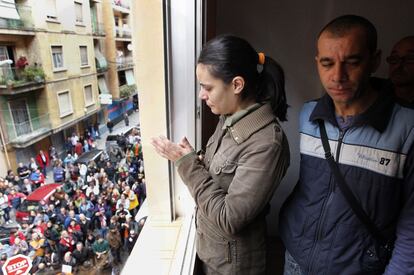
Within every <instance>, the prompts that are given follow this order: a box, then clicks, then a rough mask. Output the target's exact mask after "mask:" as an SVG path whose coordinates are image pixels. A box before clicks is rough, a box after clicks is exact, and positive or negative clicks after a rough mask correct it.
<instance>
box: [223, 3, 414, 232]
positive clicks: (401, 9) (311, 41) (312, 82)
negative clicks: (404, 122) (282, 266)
mask: <svg viewBox="0 0 414 275" xmlns="http://www.w3.org/2000/svg"><path fill="white" fill-rule="evenodd" d="M342 14H357V15H362V16H364V17H366V18H368V19H369V20H370V21H371V22H373V23H374V25H375V26H376V27H377V30H378V36H379V43H378V44H379V48H380V49H382V50H383V57H386V56H387V55H388V54H389V52H390V49H391V47H392V45H393V44H394V43H395V42H396V41H397V40H398V39H399V38H401V37H403V36H406V35H413V34H414V29H413V26H414V1H410V0H400V1H387V0H377V1H373V0H368V1H360V0H359V1H358V0H348V1H332V0H313V1H300V0H267V1H263V0H262V1H251V0H238V1H232V0H217V34H221V33H232V34H235V35H238V36H241V37H244V38H246V39H247V40H248V41H250V42H251V44H252V45H253V46H254V47H255V48H256V50H257V51H263V52H265V54H266V55H269V56H272V57H273V58H275V59H276V60H277V61H279V62H280V64H281V65H282V66H283V68H284V69H285V73H286V90H287V96H288V102H289V104H290V105H291V108H290V109H289V113H288V118H289V121H288V122H287V123H284V124H283V128H284V129H285V131H286V133H287V136H288V138H289V142H290V149H291V165H290V168H289V171H288V174H287V176H286V177H285V179H284V181H283V183H282V185H281V187H280V188H279V189H278V191H277V192H276V194H275V196H274V197H273V201H272V211H271V213H270V215H269V217H268V220H269V222H270V230H269V232H270V234H275V233H276V232H277V229H276V228H277V216H278V209H279V207H280V205H281V203H282V202H283V200H284V199H285V198H286V196H287V193H288V192H289V191H290V190H291V189H292V187H293V184H294V183H295V182H296V181H297V178H298V170H299V148H298V147H299V140H298V133H297V129H298V112H299V110H300V107H301V106H302V104H303V103H304V102H305V101H307V100H310V99H313V98H317V97H319V96H320V95H321V93H322V91H323V90H322V88H321V85H320V83H319V78H318V75H317V72H316V67H315V64H314V56H315V41H316V36H317V34H318V32H319V31H320V29H321V28H322V27H323V26H324V25H325V24H326V23H328V22H329V21H330V20H331V19H333V18H335V17H337V16H339V15H342ZM383 60H384V58H383ZM383 63H385V61H383ZM377 75H378V76H382V77H385V76H386V75H387V67H386V66H385V64H382V66H381V67H380V69H379V71H378V73H377Z"/></svg>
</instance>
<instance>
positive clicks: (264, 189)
mask: <svg viewBox="0 0 414 275" xmlns="http://www.w3.org/2000/svg"><path fill="white" fill-rule="evenodd" d="M196 72H197V79H198V81H199V83H200V87H201V90H200V92H199V97H200V98H201V99H202V100H204V101H205V102H206V103H207V106H208V107H209V108H210V109H211V111H212V112H213V113H214V114H216V115H220V120H219V123H218V124H217V127H216V131H215V133H214V134H213V136H212V137H211V138H210V140H209V142H208V144H207V149H206V154H205V156H203V157H201V158H200V156H198V155H197V154H196V153H195V151H194V149H193V148H192V146H191V145H190V143H189V142H188V140H187V139H186V138H183V139H182V140H181V141H180V142H179V143H178V144H177V143H173V142H171V141H170V140H168V139H167V138H165V137H162V136H161V137H157V138H152V140H151V143H152V145H153V146H154V148H155V150H156V151H157V152H158V154H160V155H161V156H162V157H164V158H167V159H169V160H171V161H174V162H175V164H176V166H177V168H178V173H179V174H180V176H181V178H182V179H183V182H184V183H185V184H186V185H187V187H188V189H189V191H190V193H191V195H192V196H193V198H194V200H195V203H196V205H197V207H198V211H197V231H198V232H199V234H198V238H197V241H196V242H197V255H198V257H199V258H200V260H201V268H202V271H203V272H204V273H205V274H217V273H221V274H231V273H234V274H265V271H266V270H265V269H266V233H265V232H266V219H265V217H266V214H267V212H268V205H269V201H270V199H271V197H272V195H273V193H274V191H275V189H276V188H277V186H278V185H279V183H280V181H281V179H282V178H283V176H284V175H285V173H286V170H287V168H288V166H289V146H288V142H287V138H286V136H285V135H284V133H283V130H282V128H281V127H280V125H279V123H278V120H280V121H285V120H286V111H287V107H288V105H287V103H286V95H285V89H284V73H283V70H282V68H281V67H280V65H279V64H278V63H276V61H274V60H273V59H272V58H270V57H269V56H265V55H264V54H263V53H257V52H256V50H255V49H253V47H252V46H251V45H250V44H249V43H248V42H247V41H245V40H243V39H241V38H238V37H235V36H231V35H223V36H219V37H217V38H215V39H213V40H211V41H210V42H208V43H207V44H206V45H205V47H204V48H203V50H202V51H201V53H200V56H199V58H198V64H197V68H196ZM223 243H227V244H228V247H227V249H223ZM236 251H237V252H236ZM253 251H254V252H253ZM236 254H237V259H236V258H234V255H236Z"/></svg>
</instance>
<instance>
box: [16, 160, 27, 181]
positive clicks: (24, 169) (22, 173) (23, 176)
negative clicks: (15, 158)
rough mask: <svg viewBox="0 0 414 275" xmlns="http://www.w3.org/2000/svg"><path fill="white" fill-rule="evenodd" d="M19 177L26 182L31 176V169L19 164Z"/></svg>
mask: <svg viewBox="0 0 414 275" xmlns="http://www.w3.org/2000/svg"><path fill="white" fill-rule="evenodd" d="M17 175H18V176H19V177H20V179H22V180H24V179H27V178H28V177H29V176H30V169H29V168H28V167H27V166H26V165H24V164H23V162H19V167H17Z"/></svg>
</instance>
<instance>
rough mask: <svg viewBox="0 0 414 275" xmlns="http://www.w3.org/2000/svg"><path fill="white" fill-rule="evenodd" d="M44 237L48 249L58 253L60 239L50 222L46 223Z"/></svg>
mask: <svg viewBox="0 0 414 275" xmlns="http://www.w3.org/2000/svg"><path fill="white" fill-rule="evenodd" d="M44 236H45V238H46V241H47V243H48V245H49V248H50V249H51V250H52V251H55V252H58V251H59V247H58V242H59V239H60V235H59V232H58V230H57V229H56V226H55V224H54V223H53V222H52V221H51V220H49V221H48V222H47V227H46V230H45V232H44Z"/></svg>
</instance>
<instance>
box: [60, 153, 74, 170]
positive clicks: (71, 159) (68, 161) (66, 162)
mask: <svg viewBox="0 0 414 275" xmlns="http://www.w3.org/2000/svg"><path fill="white" fill-rule="evenodd" d="M75 160H76V158H75V157H74V156H73V155H72V154H70V153H69V154H67V155H66V157H65V159H64V160H63V164H64V165H65V167H67V166H68V165H69V164H73V163H74V162H75Z"/></svg>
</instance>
